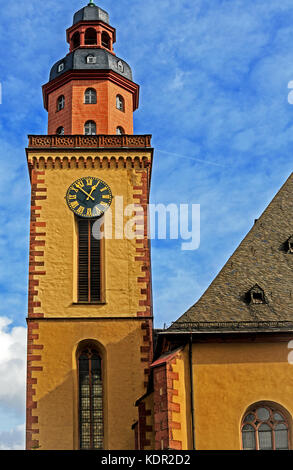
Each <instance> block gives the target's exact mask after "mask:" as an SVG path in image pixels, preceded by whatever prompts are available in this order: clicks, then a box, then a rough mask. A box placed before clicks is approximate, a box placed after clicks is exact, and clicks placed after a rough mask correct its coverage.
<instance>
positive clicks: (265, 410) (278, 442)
mask: <svg viewBox="0 0 293 470" xmlns="http://www.w3.org/2000/svg"><path fill="white" fill-rule="evenodd" d="M241 432H242V447H243V449H244V450H286V449H289V448H290V446H289V423H288V419H287V416H285V412H284V411H282V409H281V408H280V407H278V405H275V404H266V403H264V404H262V403H261V404H258V405H254V406H252V407H250V408H249V410H248V411H247V412H246V413H245V415H244V419H243V421H242V426H241Z"/></svg>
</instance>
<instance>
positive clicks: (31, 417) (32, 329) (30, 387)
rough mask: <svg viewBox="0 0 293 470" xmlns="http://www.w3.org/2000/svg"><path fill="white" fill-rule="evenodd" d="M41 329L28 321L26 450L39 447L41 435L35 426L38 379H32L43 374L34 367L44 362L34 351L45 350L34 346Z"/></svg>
mask: <svg viewBox="0 0 293 470" xmlns="http://www.w3.org/2000/svg"><path fill="white" fill-rule="evenodd" d="M38 329H39V324H38V322H36V321H30V320H29V319H28V336H27V386H26V449H27V450H32V449H34V448H38V447H39V440H38V439H37V438H36V437H37V436H34V435H35V434H36V435H39V433H40V430H39V428H36V427H34V426H33V425H36V424H38V421H39V420H38V416H37V414H36V413H37V411H36V410H37V408H38V403H37V401H36V400H34V396H35V395H36V389H35V388H34V385H36V384H37V382H38V379H37V378H33V377H32V373H33V372H41V371H42V370H43V368H42V366H36V365H34V362H40V361H41V360H42V356H41V355H35V354H34V351H35V350H36V349H37V350H38V351H42V350H43V347H44V346H43V345H40V344H34V341H36V340H38V339H39V335H38V334H37V333H36V331H38Z"/></svg>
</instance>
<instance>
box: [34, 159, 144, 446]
mask: <svg viewBox="0 0 293 470" xmlns="http://www.w3.org/2000/svg"><path fill="white" fill-rule="evenodd" d="M77 153H78V152H77ZM65 156H67V157H68V158H71V157H72V156H73V155H72V150H69V151H68V152H65V151H64V152H63V153H62V152H60V153H59V154H58V156H57V155H56V154H53V156H52V154H50V153H49V152H48V153H46V152H44V153H43V154H42V156H38V155H34V154H33V152H32V153H30V152H29V155H28V157H29V159H34V157H36V158H38V169H39V170H40V171H45V175H44V176H43V175H42V177H41V178H40V179H42V180H44V183H39V184H38V188H46V190H47V191H46V193H44V192H42V193H39V194H40V195H42V196H43V195H44V194H46V196H47V199H42V200H41V202H40V206H41V209H40V210H39V211H38V213H39V215H40V216H39V217H38V222H45V223H46V226H45V227H40V228H37V231H38V232H41V233H42V232H46V236H45V238H42V239H45V246H44V248H43V247H42V249H44V257H40V261H44V267H43V268H42V269H43V270H44V271H45V272H46V274H45V275H40V276H38V277H36V278H37V279H38V281H39V285H38V289H37V291H38V292H37V294H36V295H35V296H34V301H35V302H40V303H41V306H40V307H35V308H34V317H37V316H38V314H44V319H37V322H38V324H39V328H38V329H37V330H34V333H36V334H37V335H39V338H38V339H37V340H34V347H35V346H36V347H38V346H43V349H42V350H41V360H34V359H33V360H32V361H31V362H32V364H31V365H30V367H31V366H33V367H34V366H36V367H41V368H42V370H41V371H39V370H33V371H32V378H33V379H37V383H36V384H34V385H33V391H34V396H33V400H34V402H35V403H36V409H33V416H34V417H37V418H38V422H37V423H35V424H33V428H34V429H36V430H39V432H38V433H37V434H36V433H35V434H34V439H37V440H38V441H39V446H40V447H39V448H40V449H44V450H47V449H56V450H58V449H78V446H79V443H78V391H77V385H78V382H77V374H76V362H75V351H76V348H77V345H78V344H79V342H80V341H83V340H85V339H91V340H96V341H97V342H98V343H99V344H100V348H101V354H102V358H103V365H104V368H103V373H104V377H103V379H104V384H105V388H104V397H105V398H104V410H105V415H104V429H105V442H104V447H105V449H112V450H113V449H133V447H134V439H133V431H132V429H131V426H132V424H133V423H134V422H135V421H136V420H137V408H136V407H135V405H134V404H135V401H136V400H137V398H138V397H139V396H142V395H143V394H144V393H145V386H144V382H145V380H146V375H145V370H144V369H145V368H147V367H148V363H147V362H142V361H141V358H142V353H141V349H140V348H141V346H146V343H145V341H144V339H143V337H144V335H145V330H142V328H141V324H142V321H144V319H143V318H141V319H139V318H137V312H138V311H144V307H142V306H140V305H139V301H140V300H141V301H143V300H146V294H142V293H141V289H146V287H147V286H146V283H144V282H138V277H144V273H143V271H142V269H141V268H142V266H143V265H144V261H138V260H137V261H135V257H139V256H140V255H139V254H137V252H136V248H137V247H138V246H141V245H138V244H137V241H136V240H135V239H133V240H128V239H126V238H125V237H124V238H123V239H118V240H117V239H115V238H114V237H113V239H112V240H105V241H104V260H103V264H104V274H105V276H104V277H105V303H103V304H100V305H83V304H75V302H76V301H77V255H76V252H77V244H76V235H77V234H76V225H75V218H74V214H73V213H72V211H71V210H70V209H69V208H68V206H67V204H66V200H65V195H66V192H67V189H68V187H69V186H70V185H71V184H72V183H73V182H74V181H75V180H77V179H79V178H82V177H84V176H94V177H97V178H100V179H102V180H103V181H105V182H106V183H107V184H108V185H109V186H110V187H111V190H112V193H113V196H114V197H115V196H122V197H123V198H124V207H125V206H126V205H127V204H133V203H135V202H136V203H137V200H135V194H141V191H140V190H137V189H136V190H135V189H134V186H140V185H141V180H142V178H141V177H142V174H143V172H145V171H146V170H145V169H141V168H140V167H139V164H138V163H135V165H134V168H132V163H131V161H132V162H133V159H132V156H131V155H130V156H129V155H127V154H126V151H123V150H122V151H121V154H119V157H118V156H117V154H116V155H114V157H113V158H115V162H116V161H117V159H118V158H120V157H121V161H120V162H119V165H118V168H116V163H115V162H114V161H113V162H112V163H111V164H110V168H109V167H108V162H109V153H108V152H107V153H105V154H103V153H99V154H98V155H96V154H95V153H93V152H89V153H86V154H84V153H83V157H84V158H85V159H86V158H87V157H90V158H92V159H95V160H90V164H89V168H83V167H82V165H79V168H69V165H68V163H67V162H66V160H64V157H65ZM80 156H81V155H80V153H79V154H77V155H76V159H78V158H79V157H80ZM103 157H107V159H105V161H104V163H103V167H102V168H100V167H99V165H100V163H99V161H100V159H103ZM135 157H137V161H138V159H139V158H141V157H147V158H149V159H150V158H151V150H150V151H146V152H138V153H137V154H136V155H135ZM127 158H128V164H127V167H126V168H125V167H124V163H123V161H124V162H125V161H126V159H127ZM53 160H54V161H55V167H54V168H53ZM61 160H63V168H61V165H60V161H61ZM45 161H46V165H45ZM92 161H94V162H95V163H94V166H95V167H94V168H92V166H91V165H92ZM50 162H51V163H50ZM45 168H46V169H45ZM111 208H112V210H113V231H114V230H115V202H113V204H112V206H111ZM126 220H127V218H126ZM36 260H37V261H38V260H39V258H38V257H36ZM113 317H118V319H116V320H114V319H113ZM56 318H58V319H61V320H56ZM87 318H92V320H86V319H87ZM127 318H128V319H127ZM54 319H55V320H54ZM62 319H64V320H62ZM48 320H49V321H48ZM144 356H145V354H144Z"/></svg>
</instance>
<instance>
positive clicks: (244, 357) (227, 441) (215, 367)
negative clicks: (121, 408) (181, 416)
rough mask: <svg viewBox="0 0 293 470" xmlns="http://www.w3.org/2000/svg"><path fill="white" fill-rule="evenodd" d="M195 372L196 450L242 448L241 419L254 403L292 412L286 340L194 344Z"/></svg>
mask: <svg viewBox="0 0 293 470" xmlns="http://www.w3.org/2000/svg"><path fill="white" fill-rule="evenodd" d="M193 374H194V400H195V437H196V448H197V450H240V449H241V432H240V425H241V420H242V417H243V414H244V413H245V411H246V409H247V408H248V407H249V406H250V405H251V404H253V403H255V402H258V401H261V400H264V401H272V402H276V403H279V404H280V405H282V406H283V407H284V408H286V409H287V411H288V412H289V413H290V414H291V416H292V415H293V400H292V390H293V366H292V365H290V364H288V344H287V342H278V343H277V342H276V343H265V342H263V343H253V342H249V343H238V344H237V343H227V344H224V343H205V344H195V345H194V346H193Z"/></svg>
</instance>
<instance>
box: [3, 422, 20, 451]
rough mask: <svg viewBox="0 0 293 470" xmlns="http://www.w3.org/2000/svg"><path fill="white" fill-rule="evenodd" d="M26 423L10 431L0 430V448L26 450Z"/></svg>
mask: <svg viewBox="0 0 293 470" xmlns="http://www.w3.org/2000/svg"><path fill="white" fill-rule="evenodd" d="M24 447H25V425H24V424H20V425H19V426H16V427H15V428H13V429H10V430H9V431H2V432H0V450H24Z"/></svg>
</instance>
